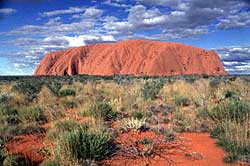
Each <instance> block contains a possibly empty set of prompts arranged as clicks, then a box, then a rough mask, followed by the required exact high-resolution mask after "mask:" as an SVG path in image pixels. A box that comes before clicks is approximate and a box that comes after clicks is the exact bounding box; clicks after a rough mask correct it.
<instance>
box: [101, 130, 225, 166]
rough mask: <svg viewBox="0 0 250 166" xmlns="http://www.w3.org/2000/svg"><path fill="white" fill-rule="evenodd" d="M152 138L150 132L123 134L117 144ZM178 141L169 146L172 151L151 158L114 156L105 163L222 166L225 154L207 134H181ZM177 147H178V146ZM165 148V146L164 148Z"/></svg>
mask: <svg viewBox="0 0 250 166" xmlns="http://www.w3.org/2000/svg"><path fill="white" fill-rule="evenodd" d="M145 137H147V138H154V139H155V134H154V133H152V132H144V133H137V134H135V133H124V134H120V135H119V136H118V140H119V141H118V142H119V143H121V142H122V143H124V144H129V143H128V142H129V141H128V140H130V141H131V140H132V141H135V140H140V139H142V138H145ZM178 138H179V139H177V140H178V141H177V142H175V143H173V144H172V145H171V144H170V147H171V146H172V149H169V151H162V152H161V153H160V154H158V155H156V156H153V157H152V158H143V157H135V158H132V157H127V156H126V157H125V156H124V157H122V155H120V154H119V153H118V156H114V157H113V158H112V159H110V160H108V161H105V164H106V165H109V166H131V165H133V166H168V165H176V166H224V165H226V164H225V163H224V162H223V158H224V156H225V152H224V151H223V150H222V149H221V148H219V147H217V146H216V144H215V141H214V140H213V139H211V138H210V136H209V134H208V133H182V134H179V135H178ZM178 145H179V146H178ZM166 147H167V146H166Z"/></svg>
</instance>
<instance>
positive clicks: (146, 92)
mask: <svg viewBox="0 0 250 166" xmlns="http://www.w3.org/2000/svg"><path fill="white" fill-rule="evenodd" d="M163 85H164V83H163V80H154V81H148V82H146V83H145V84H144V86H143V88H142V94H143V97H144V99H146V100H148V99H151V100H153V99H156V98H157V95H158V94H159V92H160V90H161V89H162V87H163Z"/></svg>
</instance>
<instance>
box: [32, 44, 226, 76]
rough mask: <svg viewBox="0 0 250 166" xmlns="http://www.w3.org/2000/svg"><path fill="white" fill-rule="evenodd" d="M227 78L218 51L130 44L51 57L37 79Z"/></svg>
mask: <svg viewBox="0 0 250 166" xmlns="http://www.w3.org/2000/svg"><path fill="white" fill-rule="evenodd" d="M77 74H87V75H114V74H133V75H156V76H169V75H189V74H208V75H224V74H227V72H226V71H225V69H224V68H223V66H222V64H221V61H220V59H219V57H218V55H217V53H216V52H215V51H213V50H212V51H207V50H204V49H200V48H195V47H192V46H189V45H184V44H180V43H170V42H160V41H150V40H128V41H120V42H117V43H109V44H108V43H104V44H92V45H87V46H82V47H78V48H72V49H67V50H61V51H56V52H51V53H48V54H47V55H46V56H45V57H44V59H43V60H42V61H41V63H40V64H39V66H38V67H37V69H36V71H35V73H34V75H77Z"/></svg>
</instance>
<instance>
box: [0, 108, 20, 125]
mask: <svg viewBox="0 0 250 166" xmlns="http://www.w3.org/2000/svg"><path fill="white" fill-rule="evenodd" d="M19 122H20V117H19V113H18V111H17V110H16V109H14V108H11V107H0V123H1V124H17V123H19Z"/></svg>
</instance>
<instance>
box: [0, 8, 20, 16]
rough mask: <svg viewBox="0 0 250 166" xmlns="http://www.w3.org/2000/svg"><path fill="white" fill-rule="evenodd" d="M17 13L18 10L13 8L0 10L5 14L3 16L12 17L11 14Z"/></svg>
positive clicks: (0, 12)
mask: <svg viewBox="0 0 250 166" xmlns="http://www.w3.org/2000/svg"><path fill="white" fill-rule="evenodd" d="M16 12H17V10H16V9H12V8H3V9H0V14H3V15H10V14H14V13H16Z"/></svg>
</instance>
